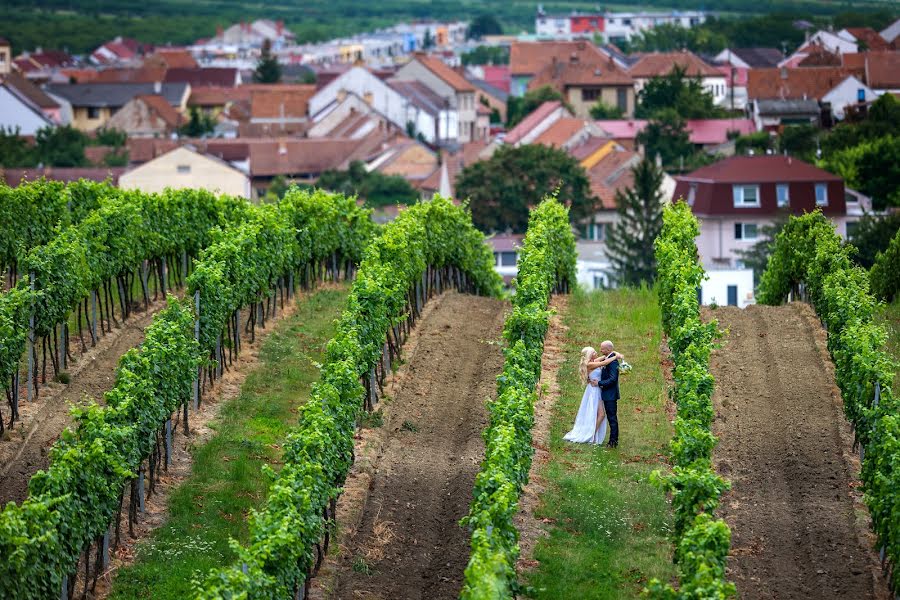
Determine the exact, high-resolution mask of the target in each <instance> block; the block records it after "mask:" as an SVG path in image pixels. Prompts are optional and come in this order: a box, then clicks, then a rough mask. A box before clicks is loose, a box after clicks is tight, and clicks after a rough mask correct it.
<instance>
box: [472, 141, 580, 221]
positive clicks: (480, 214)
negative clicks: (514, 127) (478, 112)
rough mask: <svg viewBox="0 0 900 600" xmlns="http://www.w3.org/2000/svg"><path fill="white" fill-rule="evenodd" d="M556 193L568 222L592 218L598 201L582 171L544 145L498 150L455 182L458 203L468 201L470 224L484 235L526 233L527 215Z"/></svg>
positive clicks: (554, 150) (576, 165)
mask: <svg viewBox="0 0 900 600" xmlns="http://www.w3.org/2000/svg"><path fill="white" fill-rule="evenodd" d="M554 193H556V194H557V197H558V198H559V200H560V201H561V202H563V203H565V204H567V205H568V206H569V207H570V216H571V218H572V219H574V220H581V219H583V218H585V217H587V216H590V215H591V214H593V212H594V209H595V203H596V200H595V199H594V198H593V197H592V196H591V192H590V181H589V180H588V177H587V174H586V173H585V172H584V169H583V168H582V167H581V165H580V164H578V161H577V160H575V159H574V158H572V156H571V155H569V154H568V153H567V152H565V151H563V150H558V149H556V148H551V147H549V146H544V145H542V144H530V145H526V146H520V147H518V148H514V147H511V146H502V147H501V148H500V149H499V150H497V152H495V153H494V155H493V156H492V157H491V158H490V159H488V160H483V161H478V162H475V163H472V164H471V165H468V166H467V167H465V168H464V169H463V170H462V172H461V173H460V174H459V175H458V176H457V178H456V196H457V198H460V199H465V198H468V199H469V200H470V201H471V207H472V220H473V222H474V223H475V225H476V227H478V228H479V229H481V230H482V231H487V232H490V231H506V230H511V231H513V232H524V231H525V229H526V227H527V226H528V210H529V209H530V208H531V207H533V206H536V205H537V204H538V203H539V202H540V201H541V200H542V199H543V198H545V197H546V196H549V195H552V194H554Z"/></svg>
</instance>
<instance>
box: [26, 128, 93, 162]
mask: <svg viewBox="0 0 900 600" xmlns="http://www.w3.org/2000/svg"><path fill="white" fill-rule="evenodd" d="M88 143H89V141H88V137H87V136H86V135H85V134H84V133H83V132H81V131H79V130H78V129H75V128H74V127H72V126H71V125H64V126H60V127H45V128H43V129H40V130H38V132H37V135H36V136H35V152H36V154H37V157H38V162H40V163H42V164H44V165H47V166H53V167H84V166H87V164H88V161H87V158H85V156H84V148H85V146H87V145H88Z"/></svg>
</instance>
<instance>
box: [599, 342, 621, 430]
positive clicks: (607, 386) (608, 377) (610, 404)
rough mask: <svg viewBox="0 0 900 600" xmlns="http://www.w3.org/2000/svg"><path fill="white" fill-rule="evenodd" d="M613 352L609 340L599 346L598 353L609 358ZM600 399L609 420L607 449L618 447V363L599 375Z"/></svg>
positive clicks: (613, 362)
mask: <svg viewBox="0 0 900 600" xmlns="http://www.w3.org/2000/svg"><path fill="white" fill-rule="evenodd" d="M612 351H613V344H612V342H610V341H609V340H606V341H604V342H603V343H602V344H600V353H601V354H603V355H604V356H607V357H608V356H609V355H610V354H611V353H612ZM598 385H599V386H600V399H601V400H603V408H604V410H605V411H606V418H607V419H609V443H608V444H607V445H606V446H607V447H608V448H617V447H618V446H619V419H618V417H617V416H616V408H617V401H618V400H619V361H617V360H614V361H612V362H611V363H609V364H608V365H606V366H605V367H603V371H601V373H600V381H599V382H598Z"/></svg>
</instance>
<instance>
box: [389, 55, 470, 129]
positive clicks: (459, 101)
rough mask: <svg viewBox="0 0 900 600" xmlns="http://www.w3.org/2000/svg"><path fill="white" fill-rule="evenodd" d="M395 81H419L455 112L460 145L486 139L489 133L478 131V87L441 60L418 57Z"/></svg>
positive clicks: (423, 56) (399, 72)
mask: <svg viewBox="0 0 900 600" xmlns="http://www.w3.org/2000/svg"><path fill="white" fill-rule="evenodd" d="M395 78H396V79H397V80H398V81H418V82H419V83H421V84H423V85H424V86H426V87H427V88H428V89H430V90H431V91H432V92H434V93H435V94H437V95H438V96H439V97H441V98H443V99H444V100H445V101H446V102H447V104H448V105H449V106H450V107H452V108H455V109H456V111H457V113H458V119H459V138H458V139H459V142H460V143H463V144H465V143H467V142H472V141H476V140H481V139H485V137H486V134H487V131H486V130H484V129H483V128H479V127H478V102H477V100H476V91H477V89H476V87H475V86H474V85H472V84H471V83H469V81H468V80H466V78H465V77H463V76H462V75H461V74H460V73H459V72H457V71H456V70H454V69H453V68H451V67H449V66H447V65H446V64H445V63H444V62H443V61H442V60H441V59H440V58H438V57H436V56H429V55H427V54H423V53H416V54H414V55H413V57H412V60H410V61H409V62H408V63H407V64H405V65H404V66H403V67H402V68H401V69H400V70H399V71H397V74H396V76H395Z"/></svg>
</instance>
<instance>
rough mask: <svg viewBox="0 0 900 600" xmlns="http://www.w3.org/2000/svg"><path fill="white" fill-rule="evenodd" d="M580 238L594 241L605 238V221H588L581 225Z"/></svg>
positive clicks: (600, 240)
mask: <svg viewBox="0 0 900 600" xmlns="http://www.w3.org/2000/svg"><path fill="white" fill-rule="evenodd" d="M581 238H582V239H584V240H591V241H594V242H602V241H603V240H605V239H606V223H588V224H586V225H582V226H581Z"/></svg>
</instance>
